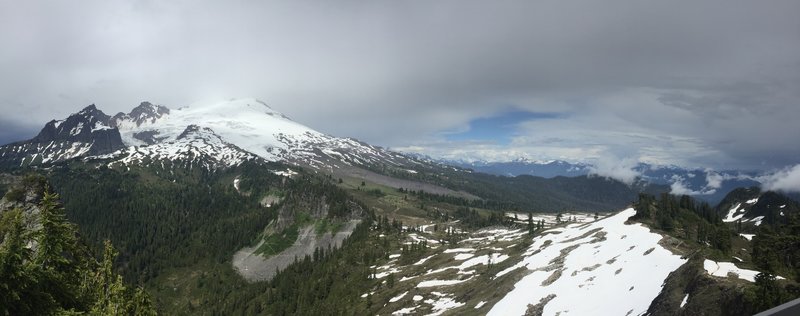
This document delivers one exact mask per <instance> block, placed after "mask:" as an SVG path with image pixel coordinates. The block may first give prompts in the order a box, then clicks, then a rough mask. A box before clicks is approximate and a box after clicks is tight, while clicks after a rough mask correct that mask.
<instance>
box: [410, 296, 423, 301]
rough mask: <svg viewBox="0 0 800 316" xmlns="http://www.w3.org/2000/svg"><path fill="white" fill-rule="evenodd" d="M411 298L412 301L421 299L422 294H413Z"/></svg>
mask: <svg viewBox="0 0 800 316" xmlns="http://www.w3.org/2000/svg"><path fill="white" fill-rule="evenodd" d="M411 299H412V300H414V301H421V300H422V295H414V297H412V298H411Z"/></svg>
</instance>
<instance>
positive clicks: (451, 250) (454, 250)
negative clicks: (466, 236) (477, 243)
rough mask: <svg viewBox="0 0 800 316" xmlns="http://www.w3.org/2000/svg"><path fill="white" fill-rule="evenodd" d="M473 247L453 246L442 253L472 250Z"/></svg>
mask: <svg viewBox="0 0 800 316" xmlns="http://www.w3.org/2000/svg"><path fill="white" fill-rule="evenodd" d="M473 251H475V249H473V248H453V249H446V250H445V251H444V253H454V252H473Z"/></svg>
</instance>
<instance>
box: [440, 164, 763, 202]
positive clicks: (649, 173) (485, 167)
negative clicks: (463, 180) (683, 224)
mask: <svg viewBox="0 0 800 316" xmlns="http://www.w3.org/2000/svg"><path fill="white" fill-rule="evenodd" d="M442 162H443V163H447V164H452V165H455V166H459V167H462V168H467V169H471V170H474V171H477V172H484V173H489V174H494V175H503V176H509V177H514V176H519V175H533V176H539V177H543V178H554V177H559V176H564V177H576V176H585V175H591V174H593V171H594V166H593V165H591V164H586V163H572V162H567V161H562V160H550V161H535V160H528V159H524V158H522V159H517V160H513V161H507V162H487V161H453V160H446V161H442ZM634 171H636V172H637V173H639V174H640V177H641V180H643V181H646V182H649V183H652V184H658V185H668V186H670V187H671V189H672V193H674V194H687V195H691V196H693V197H695V198H698V199H701V200H704V201H707V202H709V203H711V204H717V203H719V202H720V201H721V200H722V199H723V198H724V197H725V195H726V194H728V192H730V191H732V190H734V189H736V188H741V187H751V186H758V185H760V184H761V183H760V182H758V180H757V179H758V173H756V172H752V171H737V170H722V171H713V170H704V169H690V168H682V167H678V166H658V165H651V164H645V163H639V164H638V165H637V166H636V167H634Z"/></svg>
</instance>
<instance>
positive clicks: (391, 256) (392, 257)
mask: <svg viewBox="0 0 800 316" xmlns="http://www.w3.org/2000/svg"><path fill="white" fill-rule="evenodd" d="M394 258H400V254H399V253H396V254H392V255H389V259H394Z"/></svg>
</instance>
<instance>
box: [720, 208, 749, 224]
mask: <svg viewBox="0 0 800 316" xmlns="http://www.w3.org/2000/svg"><path fill="white" fill-rule="evenodd" d="M740 206H742V203H739V204H736V206H734V207H732V208H731V209H730V210H729V211H728V215H726V216H725V218H723V219H722V221H723V222H726V223H730V222H735V221H738V220H739V219H741V218H742V217H743V216H744V212H742V213H741V214H739V215H736V212H738V211H739V207H740Z"/></svg>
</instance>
